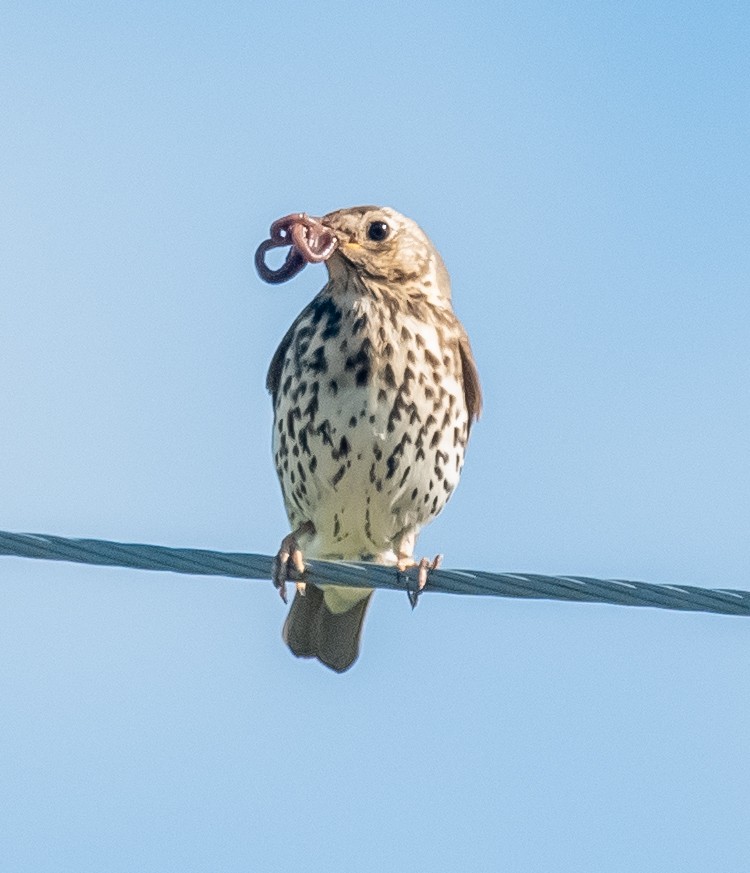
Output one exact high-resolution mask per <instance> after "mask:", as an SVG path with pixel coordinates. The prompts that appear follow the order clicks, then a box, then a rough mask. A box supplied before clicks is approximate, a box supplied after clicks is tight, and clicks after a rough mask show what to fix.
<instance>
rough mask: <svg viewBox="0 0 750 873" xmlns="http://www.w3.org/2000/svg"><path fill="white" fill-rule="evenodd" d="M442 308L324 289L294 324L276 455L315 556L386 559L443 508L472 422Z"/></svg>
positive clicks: (278, 410) (452, 321)
mask: <svg viewBox="0 0 750 873" xmlns="http://www.w3.org/2000/svg"><path fill="white" fill-rule="evenodd" d="M460 331H461V327H460V325H459V323H458V321H457V319H456V317H455V315H454V314H453V312H452V311H451V310H450V309H444V310H441V309H436V308H435V307H434V306H433V307H430V306H427V305H420V301H419V300H418V299H413V298H406V299H398V298H395V297H389V296H388V295H387V294H382V295H380V296H379V295H378V294H377V292H376V293H375V294H368V295H362V294H352V293H349V294H347V293H343V294H335V293H333V292H332V291H330V290H329V289H328V288H326V289H324V290H323V291H322V292H321V293H320V294H319V295H318V296H317V297H316V298H315V299H314V300H313V301H312V302H311V303H310V305H309V306H308V307H307V309H306V310H304V312H303V313H302V314H301V316H300V318H299V319H298V320H297V322H296V325H295V329H294V332H293V335H292V337H291V341H290V343H289V345H288V348H287V350H286V355H285V358H284V363H283V368H282V371H281V379H280V385H279V391H278V394H277V397H276V405H275V410H274V412H275V419H274V438H273V451H274V457H275V463H276V469H277V472H278V475H279V479H280V481H281V487H282V491H283V495H284V501H285V505H286V509H287V513H288V515H289V519H290V522H291V524H292V527H293V528H296V527H297V526H298V525H299V524H301V523H302V522H304V521H312V522H313V523H314V524H315V527H316V530H317V537H316V540H317V544H318V548H317V549H316V551H317V552H318V554H319V556H321V557H322V556H329V557H342V558H355V557H363V556H365V555H368V556H378V555H383V554H384V553H386V552H388V551H389V550H391V549H392V548H393V547H394V544H395V542H396V541H397V540H398V539H399V538H400V537H402V536H403V535H404V534H405V533H409V532H413V533H417V532H418V531H419V529H420V528H421V527H422V526H423V525H424V524H425V523H426V522H427V521H429V520H430V519H432V518H433V517H434V516H435V515H437V514H438V513H439V512H440V510H441V509H442V508H443V506H444V505H445V503H446V501H447V500H448V498H449V497H450V495H451V493H452V491H453V489H454V488H455V487H456V485H457V483H458V479H459V475H460V471H461V466H462V464H463V458H464V451H465V447H466V441H467V436H468V427H469V419H468V412H467V408H466V402H465V398H464V392H463V388H462V379H461V361H460V355H459V349H458V338H459V335H460Z"/></svg>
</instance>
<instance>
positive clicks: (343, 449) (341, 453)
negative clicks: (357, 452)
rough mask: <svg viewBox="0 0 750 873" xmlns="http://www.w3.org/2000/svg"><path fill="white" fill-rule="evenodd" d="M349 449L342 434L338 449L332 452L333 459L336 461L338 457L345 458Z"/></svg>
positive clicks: (346, 440)
mask: <svg viewBox="0 0 750 873" xmlns="http://www.w3.org/2000/svg"><path fill="white" fill-rule="evenodd" d="M349 449H350V446H349V440H348V439H347V438H346V437H345V436H342V437H341V441H340V442H339V447H338V449H337V450H336V451H335V452H333V460H334V461H338V459H339V458H345V457H346V456H347V455H348V454H349Z"/></svg>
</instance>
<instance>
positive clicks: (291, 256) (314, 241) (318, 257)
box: [255, 212, 338, 285]
mask: <svg viewBox="0 0 750 873" xmlns="http://www.w3.org/2000/svg"><path fill="white" fill-rule="evenodd" d="M337 245H338V240H337V239H336V237H335V236H334V235H333V233H332V232H331V231H330V230H329V229H328V228H327V227H326V226H325V225H324V224H323V223H322V222H321V220H320V219H319V218H313V217H312V216H310V215H307V214H305V213H304V212H293V213H292V214H291V215H285V216H284V217H283V218H279V219H277V220H276V221H274V223H273V224H272V225H271V229H270V232H269V238H268V239H266V240H263V242H262V243H261V244H260V245H259V246H258V248H257V250H256V252H255V268H256V269H257V271H258V275H259V276H260V278H261V279H263V281H264V282H270V283H271V284H272V285H278V284H279V283H281V282H287V281H288V280H289V279H291V278H292V277H293V276H296V275H297V273H299V271H300V270H302V269H303V268H304V266H305V264H317V263H320V262H321V261H325V260H327V259H328V258H330V257H331V255H332V254H333V252H334V251H335V249H336V246H337ZM283 246H289V251H288V252H287V256H286V259H285V260H284V263H283V264H282V265H281V266H280V267H279V268H278V269H276V270H274V269H272V268H271V267H269V266H268V264H267V263H266V253H267V252H268V251H270V250H271V249H276V248H280V247H283Z"/></svg>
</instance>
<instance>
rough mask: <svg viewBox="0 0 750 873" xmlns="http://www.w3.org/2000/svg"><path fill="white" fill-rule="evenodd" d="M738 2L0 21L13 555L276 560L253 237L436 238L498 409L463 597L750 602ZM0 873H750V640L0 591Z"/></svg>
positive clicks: (147, 590)
mask: <svg viewBox="0 0 750 873" xmlns="http://www.w3.org/2000/svg"><path fill="white" fill-rule="evenodd" d="M748 38H750V13H748V10H747V6H746V4H743V3H731V2H726V3H722V4H718V5H717V4H710V3H707V2H702V3H698V2H694V3H690V2H687V3H679V4H678V3H671V2H667V3H660V4H656V5H655V4H647V3H628V4H617V3H610V2H603V3H598V4H593V3H582V2H579V3H567V4H563V3H514V2H509V3H475V4H471V5H470V6H467V7H460V6H459V5H458V4H443V3H433V4H429V3H419V2H417V3H412V4H409V5H408V7H407V6H405V5H404V4H396V3H390V2H383V3H380V4H351V3H348V4H347V3H343V2H342V3H335V2H321V3H317V4H298V3H288V4H247V3H245V4H230V3H221V2H219V3H210V4H209V3H205V2H192V3H189V2H188V3H180V4H177V3H154V4H143V5H139V4H120V3H99V4H87V3H70V4H44V3H33V2H31V3H10V4H6V8H5V12H4V16H3V27H2V30H1V31H0V71H1V73H2V74H1V75H0V108H1V109H2V117H3V123H2V132H1V133H0V149H1V150H2V160H1V161H0V189H1V190H2V192H3V195H2V206H1V207H0V288H1V293H0V420H1V421H2V426H0V492H1V493H2V496H3V500H2V512H1V513H0V529H6V530H19V531H23V530H28V531H39V532H47V533H56V534H61V535H64V536H86V537H101V538H105V539H116V540H123V541H134V542H151V543H159V544H165V545H184V546H198V547H204V548H216V549H232V550H246V551H259V552H264V553H270V552H272V551H274V550H275V549H276V547H277V545H278V542H279V540H280V538H281V536H283V535H284V534H285V533H286V530H287V528H286V520H285V517H284V513H283V509H282V504H281V498H280V493H279V489H278V485H277V483H276V481H275V476H274V473H273V469H272V464H271V459H270V423H271V410H270V403H269V399H268V397H267V396H266V393H265V390H264V376H265V369H266V367H267V364H268V361H269V360H270V357H271V355H272V353H273V351H274V349H275V347H276V344H277V342H278V340H279V339H280V337H281V336H282V335H283V333H284V331H285V329H286V327H287V326H288V324H289V322H290V321H291V320H292V318H293V317H294V316H295V315H296V313H297V312H298V311H299V309H301V308H302V306H303V305H304V304H305V303H306V302H307V300H308V299H309V298H310V297H311V296H312V295H313V294H314V293H315V292H316V291H317V290H318V288H319V287H320V286H321V285H322V283H323V281H324V270H323V268H322V267H316V268H308V269H307V270H305V271H304V273H303V274H301V275H300V276H299V277H298V278H296V279H295V280H294V281H293V282H292V283H290V284H289V285H284V286H281V287H276V288H273V287H270V286H266V285H263V284H262V283H261V282H260V281H259V280H258V278H257V277H256V275H255V273H254V270H253V266H252V257H253V252H254V249H255V247H256V245H257V244H258V242H259V241H260V240H261V239H263V238H264V236H265V234H266V231H267V228H268V225H269V224H270V222H271V221H272V220H273V219H275V218H277V217H279V216H280V215H283V214H285V213H288V212H291V211H302V210H304V211H308V212H311V213H313V214H315V213H323V212H327V211H329V210H332V209H336V208H340V207H343V206H348V205H355V204H359V203H383V204H387V205H391V206H393V207H395V208H397V209H399V210H400V211H402V212H404V213H406V214H408V215H410V216H411V217H413V218H415V219H416V220H418V221H419V222H420V223H421V224H422V225H423V227H424V228H425V229H426V230H427V232H428V233H429V234H430V235H431V237H432V238H433V240H434V242H435V243H436V245H437V246H438V248H439V249H440V250H441V252H442V253H443V255H444V258H445V260H446V263H447V265H448V267H449V270H450V272H451V274H452V277H453V286H454V302H455V306H456V309H457V311H458V313H459V315H460V316H461V318H462V319H463V321H464V323H465V325H466V327H467V329H468V331H469V334H470V336H471V338H472V342H473V345H474V349H475V353H476V357H477V360H478V364H479V368H480V373H481V375H482V379H483V385H484V390H485V395H486V405H485V408H486V412H485V415H484V417H483V419H482V421H481V422H480V423H479V425H477V427H476V429H475V431H474V433H473V435H472V443H471V446H470V451H469V455H468V459H467V464H466V467H465V471H464V477H463V480H462V483H461V486H460V488H459V489H458V491H457V493H456V495H455V497H454V498H453V500H452V501H451V503H450V505H449V506H448V508H447V509H446V511H445V512H444V513H443V515H442V516H441V517H440V519H438V521H436V522H435V523H434V524H433V525H432V526H431V527H430V528H429V529H428V530H427V531H425V532H424V534H423V536H422V538H421V541H420V547H421V550H422V551H423V552H424V553H426V554H431V553H434V552H436V551H441V552H443V553H444V554H445V556H446V565H447V566H453V567H476V568H482V569H491V570H510V571H513V570H518V571H523V570H526V571H537V572H549V573H579V574H588V575H593V576H610V577H611V576H616V577H620V578H628V577H630V578H639V579H646V580H648V581H653V582H665V583H673V584H679V583H685V584H693V585H706V586H715V587H737V588H747V587H750V582H749V581H748V567H749V565H750V535H749V534H750V531H749V530H748V528H749V521H750V454H749V453H748V445H749V444H750V403H749V401H750V388H749V387H748V386H750V363H749V360H750V356H749V355H748V349H749V348H750V302H749V301H750V296H749V295H748V291H749V290H750V256H749V252H750V247H748V244H747V241H748V236H749V233H750V210H749V208H748V203H750V179H749V173H748V160H747V154H748V146H749V143H748V139H749V137H748V134H749V130H748V126H749V125H748V118H750V113H748V109H749V108H750V75H749V74H750V70H749V69H748V66H749V65H748V60H747V44H748ZM0 573H1V574H2V598H1V603H2V606H1V607H0V699H2V701H3V706H2V710H3V714H2V717H0V749H1V750H2V754H0V791H1V793H2V797H3V806H4V812H3V815H2V817H0V845H2V847H3V848H2V857H0V869H1V870H2V871H3V873H5V870H7V871H9V873H11V871H12V873H26V871H29V873H31V871H33V873H48V871H49V873H52V871H67V870H75V871H77V873H88V871H97V873H101V871H107V873H110V871H111V873H119V871H122V873H125V871H127V873H130V871H133V870H138V871H144V873H165V871H170V870H179V871H181V873H194V871H195V873H198V871H200V873H203V871H215V870H222V871H230V873H231V871H247V870H263V871H287V870H290V869H305V870H309V871H331V870H339V869H347V870H356V871H364V873H369V871H381V870H384V869H386V870H387V869H391V870H402V869H408V870H411V871H416V873H419V871H428V870H429V871H434V870H439V871H459V870H461V871H464V870H472V871H485V870H486V871H494V870H498V869H504V870H512V871H514V873H533V871H540V870H545V871H556V873H568V871H571V873H572V871H575V873H585V871H592V873H593V871H597V873H600V871H607V873H609V871H612V873H630V871H638V873H651V871H654V873H656V871H660V873H661V871H664V870H679V871H681V873H691V871H695V873H698V871H700V873H703V871H706V870H709V869H710V870H712V871H717V873H740V871H746V870H747V869H748V866H749V865H750V847H749V846H748V842H747V823H748V809H750V763H749V762H748V757H747V737H748V734H749V733H750V704H749V703H748V700H750V695H749V693H748V692H750V679H749V678H748V677H749V676H750V669H748V668H749V667H750V655H749V654H748V652H749V648H748V633H750V624H749V623H748V622H747V620H744V619H740V618H729V617H717V616H710V615H697V614H696V615H683V614H672V613H669V612H665V611H657V610H648V609H627V608H619V607H606V606H593V605H579V604H560V603H547V602H521V601H513V600H500V599H484V598H459V597H449V596H438V595H435V596H433V597H430V596H425V597H424V598H423V600H422V603H421V604H420V607H419V609H417V610H416V611H415V612H414V613H412V612H411V610H410V609H409V607H408V604H407V601H406V597H405V596H401V595H398V594H396V593H391V592H379V593H378V594H377V596H376V598H375V601H374V604H373V608H372V610H371V612H370V615H369V619H368V626H367V629H366V633H365V640H364V651H363V655H362V657H361V658H360V661H359V662H358V663H357V665H356V666H355V667H354V668H353V669H352V670H351V671H350V672H349V673H347V674H345V675H343V676H337V675H334V674H332V673H330V672H328V671H326V670H324V669H323V668H320V667H319V666H318V665H314V664H310V663H306V662H298V661H295V660H294V659H293V658H292V657H291V656H290V655H289V653H288V652H287V650H286V649H285V647H284V646H283V644H282V642H281V640H280V628H281V624H282V622H283V617H284V610H283V607H282V605H281V604H280V602H279V599H278V597H277V596H276V595H275V593H274V592H273V590H272V588H271V585H270V583H268V584H267V585H266V584H264V583H261V582H241V581H237V580H226V579H205V578H201V579H198V578H191V577H180V576H172V575H168V574H148V573H139V572H131V571H127V570H121V569H101V568H90V567H79V566H72V565H60V564H52V563H44V562H31V561H24V560H20V559H13V558H4V559H2V562H0Z"/></svg>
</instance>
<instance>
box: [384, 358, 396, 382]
mask: <svg viewBox="0 0 750 873" xmlns="http://www.w3.org/2000/svg"><path fill="white" fill-rule="evenodd" d="M383 381H384V382H385V384H386V385H387V386H388V387H389V388H395V387H396V376H395V374H394V372H393V367H392V366H391V365H390V364H386V365H385V367H384V368H383Z"/></svg>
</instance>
